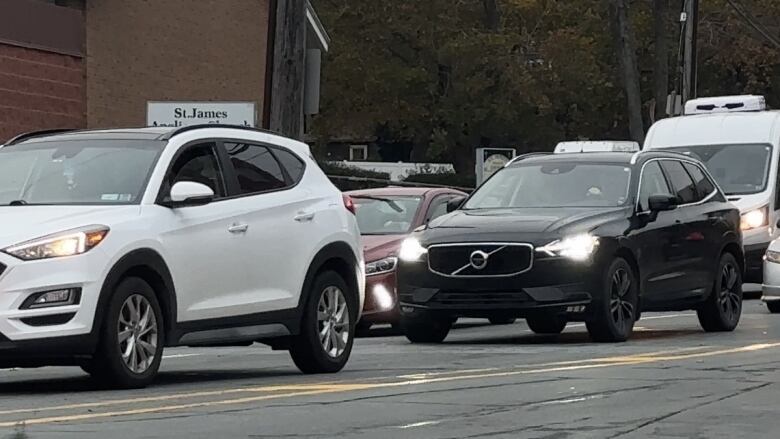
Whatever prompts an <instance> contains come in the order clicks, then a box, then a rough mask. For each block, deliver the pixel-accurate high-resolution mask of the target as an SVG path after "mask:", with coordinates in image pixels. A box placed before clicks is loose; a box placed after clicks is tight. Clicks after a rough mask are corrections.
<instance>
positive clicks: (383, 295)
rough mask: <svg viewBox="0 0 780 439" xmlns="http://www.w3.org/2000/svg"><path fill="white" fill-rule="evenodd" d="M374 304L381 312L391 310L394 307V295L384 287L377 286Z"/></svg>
mask: <svg viewBox="0 0 780 439" xmlns="http://www.w3.org/2000/svg"><path fill="white" fill-rule="evenodd" d="M373 293H374V302H375V303H376V306H377V307H378V308H379V309H381V310H386V309H390V308H392V307H393V295H392V294H391V293H390V291H389V290H388V289H387V287H385V286H384V285H376V286H375V287H374V290H373Z"/></svg>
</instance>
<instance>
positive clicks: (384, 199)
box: [351, 195, 404, 213]
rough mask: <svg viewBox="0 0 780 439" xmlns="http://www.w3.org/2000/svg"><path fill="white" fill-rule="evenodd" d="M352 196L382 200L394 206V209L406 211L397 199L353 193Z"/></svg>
mask: <svg viewBox="0 0 780 439" xmlns="http://www.w3.org/2000/svg"><path fill="white" fill-rule="evenodd" d="M351 197H352V198H359V199H361V200H374V201H381V202H383V203H387V204H388V205H389V206H390V208H392V209H393V210H394V211H396V212H398V213H401V212H403V211H404V209H403V207H401V206H399V205H398V203H396V202H395V201H393V200H391V199H389V198H382V197H374V196H371V195H352V196H351Z"/></svg>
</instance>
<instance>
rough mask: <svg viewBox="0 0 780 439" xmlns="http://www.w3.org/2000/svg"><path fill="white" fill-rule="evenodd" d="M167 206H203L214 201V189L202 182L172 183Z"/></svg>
mask: <svg viewBox="0 0 780 439" xmlns="http://www.w3.org/2000/svg"><path fill="white" fill-rule="evenodd" d="M169 200H170V201H168V202H167V203H166V206H168V207H189V206H203V205H205V204H209V203H211V202H212V201H214V191H213V190H211V188H210V187H208V186H206V185H205V184H202V183H195V182H194V181H180V182H178V183H176V184H174V185H173V187H172V188H171V194H170V197H169Z"/></svg>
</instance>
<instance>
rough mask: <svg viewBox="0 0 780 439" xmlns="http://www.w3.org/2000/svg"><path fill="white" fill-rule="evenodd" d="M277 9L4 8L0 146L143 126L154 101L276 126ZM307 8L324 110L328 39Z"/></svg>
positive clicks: (227, 1) (237, 0)
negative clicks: (240, 113)
mask: <svg viewBox="0 0 780 439" xmlns="http://www.w3.org/2000/svg"><path fill="white" fill-rule="evenodd" d="M280 1H287V0H198V1H193V0H2V1H0V143H2V141H3V140H5V139H8V138H9V137H12V136H13V135H16V134H18V133H20V132H25V131H31V130H37V129H49V128H84V127H88V128H99V127H116V126H144V125H147V122H148V120H147V104H148V103H149V102H163V103H166V102H172V103H175V102H201V103H205V102H240V103H243V104H245V106H247V105H248V106H249V108H253V109H254V112H255V114H254V117H253V118H252V119H253V120H252V121H251V123H252V124H254V125H256V126H263V127H269V124H270V121H271V117H270V116H271V114H270V113H271V100H272V98H273V96H272V90H275V88H274V74H273V72H274V68H273V66H274V63H273V61H274V60H273V54H274V44H275V40H276V39H275V38H274V36H275V33H274V31H275V30H276V29H277V27H276V8H277V7H278V3H279V2H280ZM305 7H306V11H305V15H304V17H305V18H304V21H303V23H304V26H305V27H306V30H305V31H303V32H305V35H306V36H305V43H304V44H305V45H306V47H305V48H302V49H301V50H300V51H299V52H297V53H301V54H306V55H304V56H303V57H302V58H303V59H300V62H301V64H305V67H303V71H304V75H303V77H304V80H305V81H306V87H304V84H301V87H300V88H301V91H300V93H301V95H302V96H306V99H308V100H310V101H311V100H314V101H316V100H317V99H316V97H315V98H312V93H311V92H312V90H314V91H316V93H317V94H318V93H319V83H318V81H319V53H320V52H321V51H327V48H328V44H329V41H328V37H327V34H326V33H325V31H324V29H323V28H322V25H321V24H320V22H319V20H318V19H317V16H316V14H315V13H314V10H313V9H312V7H311V5H310V4H309V3H308V2H306V3H305ZM285 21H287V20H285ZM304 49H305V50H304ZM312 55H313V56H312ZM310 57H311V59H312V60H313V61H316V62H308V60H309V58H310ZM304 59H305V60H306V61H304ZM312 69H316V70H314V71H312ZM312 78H315V79H316V81H315V82H312V81H313V80H312ZM304 88H307V89H310V90H307V91H306V92H304ZM296 93H297V91H296ZM280 97H281V96H277V98H280ZM281 98H284V97H281ZM301 99H304V98H303V97H302V98H301ZM316 105H317V103H316V102H314V105H312V103H311V102H309V103H307V104H306V105H303V106H302V107H303V108H306V109H308V112H309V113H313V112H316ZM313 107H315V108H314V109H313V110H312V108H313ZM303 108H302V109H301V111H303ZM213 114H214V113H212V115H213ZM217 114H220V113H219V112H217ZM301 118H303V115H301ZM176 123H179V122H178V121H177V122H176Z"/></svg>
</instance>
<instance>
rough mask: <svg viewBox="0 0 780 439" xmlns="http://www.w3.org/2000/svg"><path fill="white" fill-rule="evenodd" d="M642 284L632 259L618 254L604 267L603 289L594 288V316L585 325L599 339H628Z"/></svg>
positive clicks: (591, 306)
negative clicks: (633, 266) (636, 274)
mask: <svg viewBox="0 0 780 439" xmlns="http://www.w3.org/2000/svg"><path fill="white" fill-rule="evenodd" d="M638 303H639V285H638V282H637V280H636V276H635V275H634V270H633V269H632V268H631V265H629V263H628V262H627V261H626V260H625V259H623V258H621V257H617V258H615V259H614V260H613V261H612V263H611V264H609V266H608V267H607V269H606V270H605V271H604V275H603V279H602V282H601V291H594V292H593V303H592V304H591V305H590V306H589V309H590V311H591V316H590V317H589V318H588V320H586V322H585V326H586V327H587V328H588V333H589V334H590V337H591V339H593V341H596V342H606V343H614V342H623V341H626V340H628V338H629V337H630V336H631V333H632V332H633V330H634V323H635V322H636V315H637V304H638Z"/></svg>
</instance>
